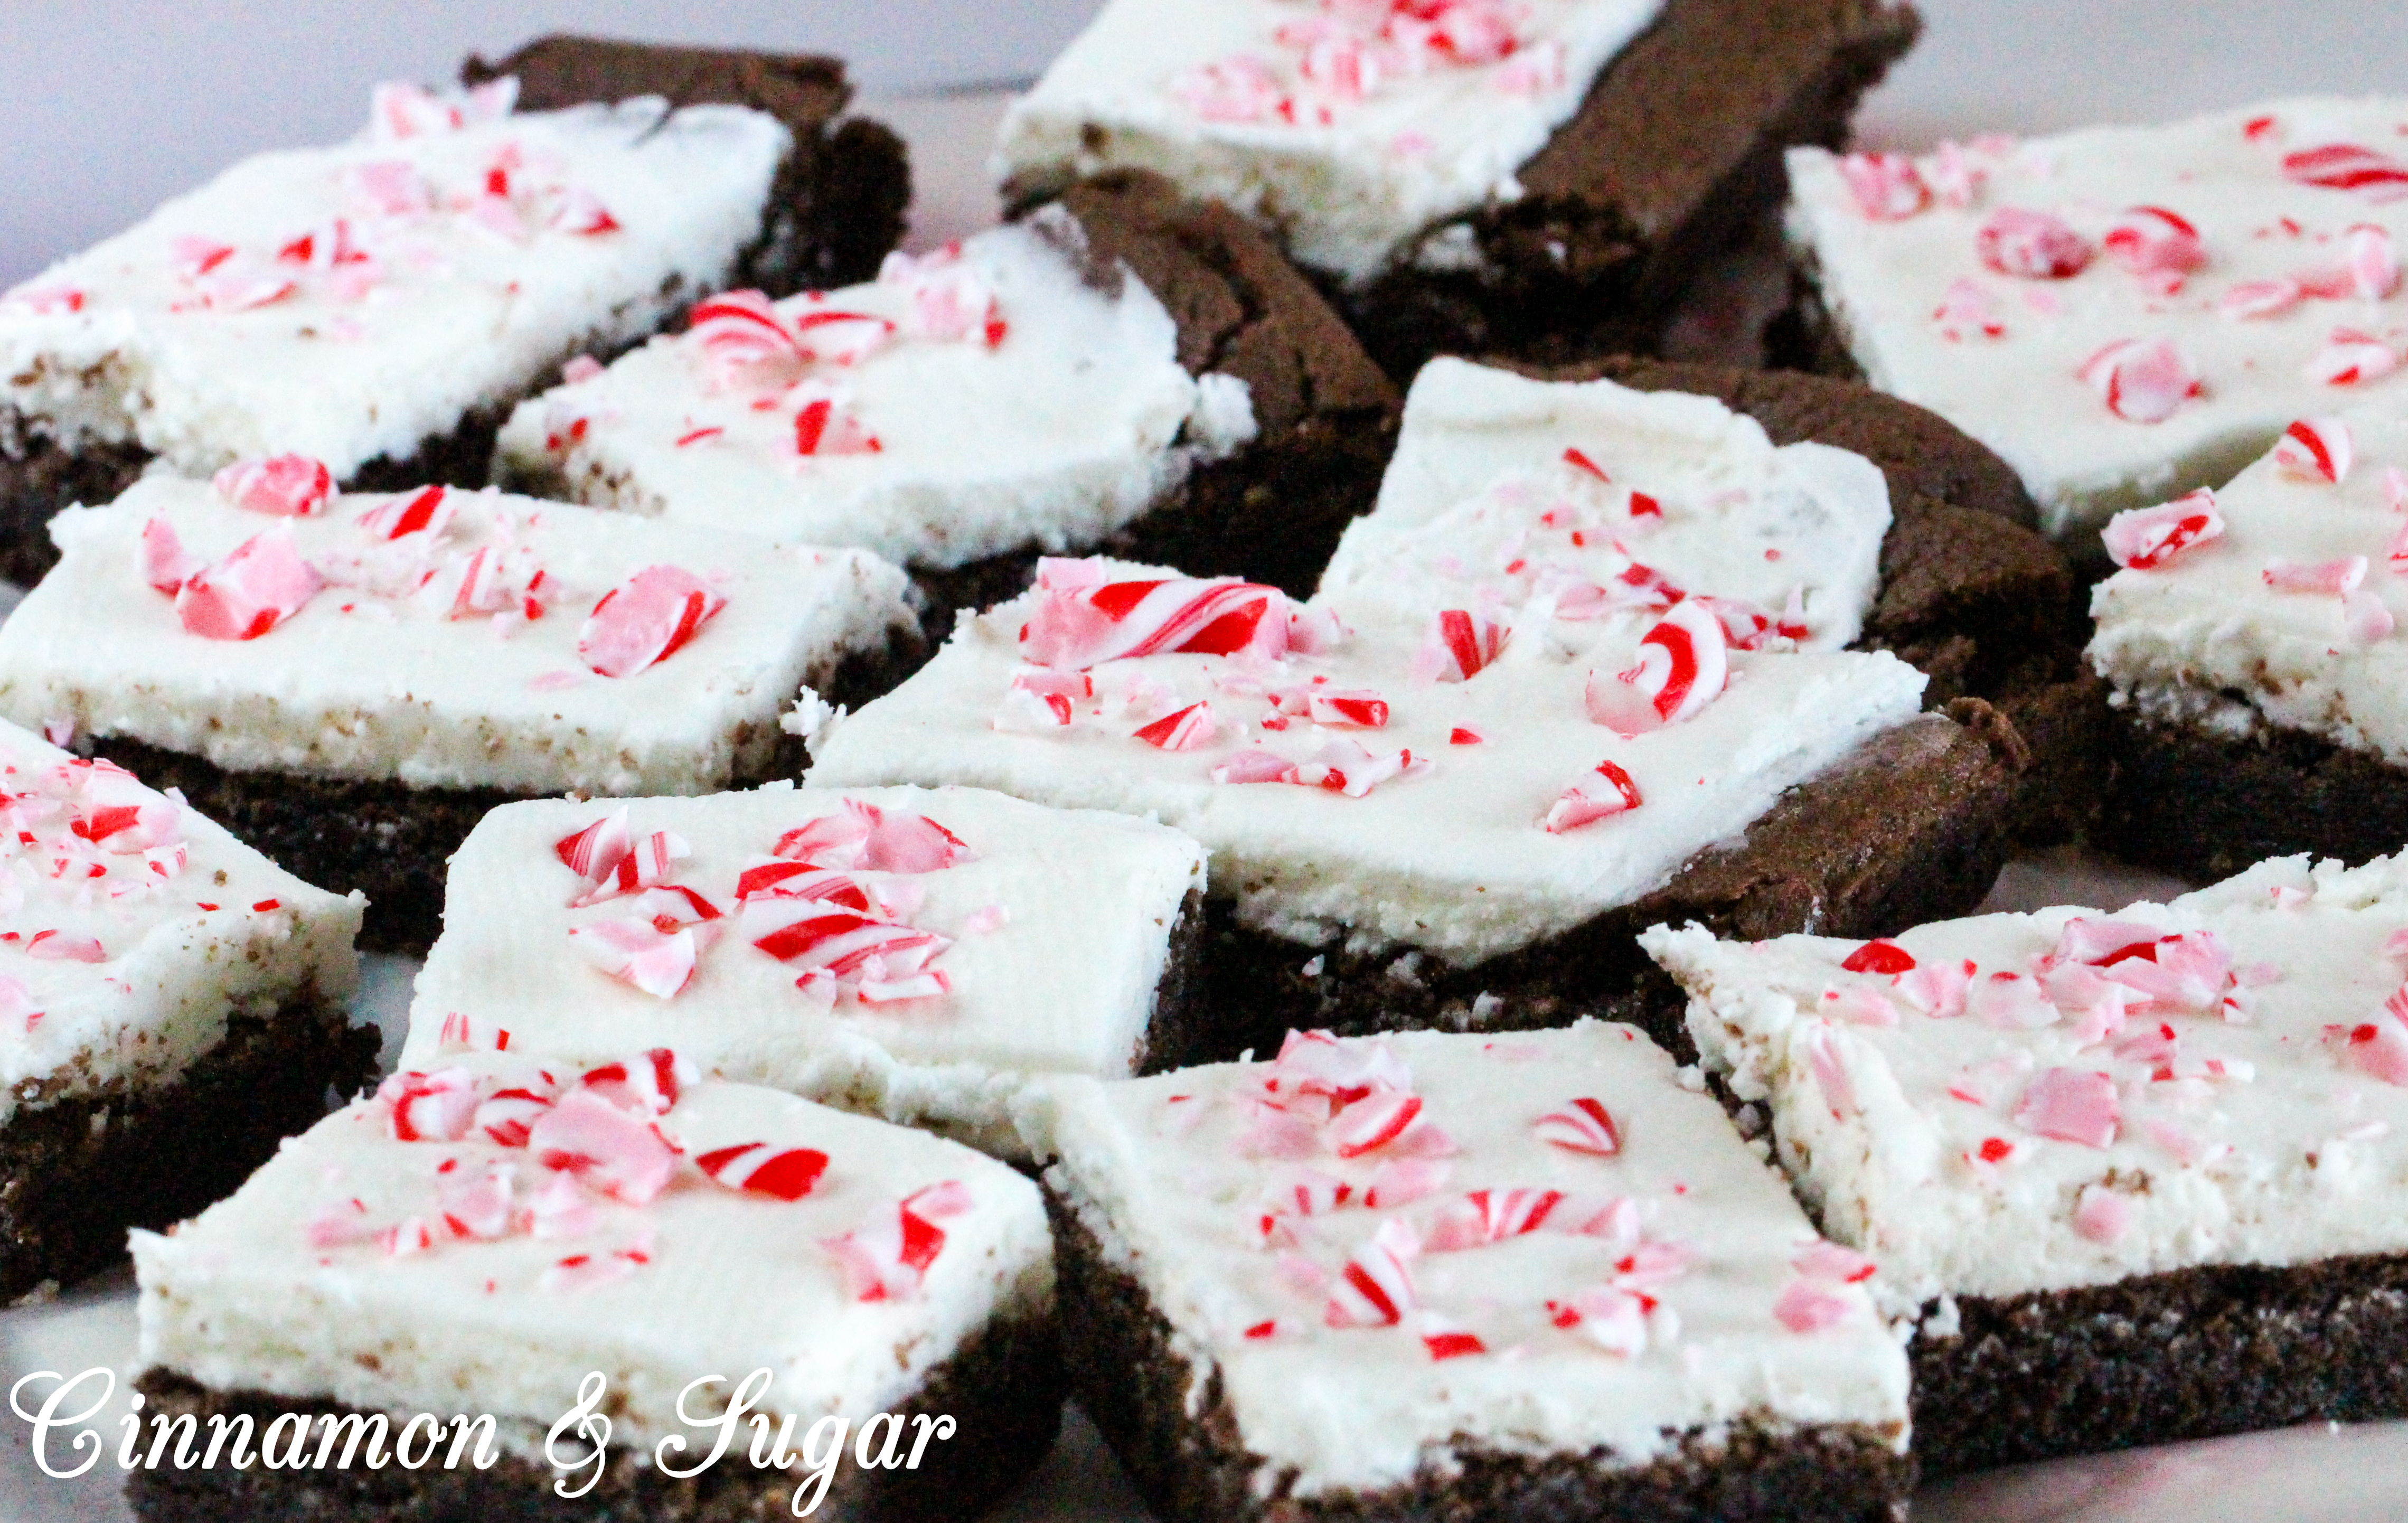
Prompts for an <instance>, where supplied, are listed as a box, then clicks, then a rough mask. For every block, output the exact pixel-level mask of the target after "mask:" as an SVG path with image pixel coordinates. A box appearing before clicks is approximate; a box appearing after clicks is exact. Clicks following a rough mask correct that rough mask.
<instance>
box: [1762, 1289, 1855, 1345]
mask: <svg viewBox="0 0 2408 1523" xmlns="http://www.w3.org/2000/svg"><path fill="white" fill-rule="evenodd" d="M1772 1315H1774V1316H1775V1317H1778V1318H1779V1319H1780V1321H1781V1325H1782V1326H1783V1327H1785V1328H1787V1329H1789V1330H1790V1331H1792V1332H1809V1333H1811V1332H1820V1331H1822V1330H1823V1329H1826V1328H1828V1327H1831V1326H1833V1325H1834V1324H1836V1323H1838V1322H1840V1321H1841V1320H1842V1319H1843V1318H1845V1317H1846V1316H1847V1315H1848V1302H1847V1299H1846V1298H1845V1297H1843V1296H1842V1295H1840V1294H1839V1293H1837V1292H1836V1291H1833V1290H1830V1289H1828V1288H1826V1287H1825V1286H1820V1285H1817V1284H1815V1283H1814V1282H1813V1281H1812V1280H1804V1279H1799V1280H1792V1281H1790V1282H1789V1284H1788V1285H1786V1286H1783V1287H1782V1291H1781V1294H1780V1295H1779V1296H1778V1297H1776V1298H1775V1299H1774V1300H1773V1302H1772Z"/></svg>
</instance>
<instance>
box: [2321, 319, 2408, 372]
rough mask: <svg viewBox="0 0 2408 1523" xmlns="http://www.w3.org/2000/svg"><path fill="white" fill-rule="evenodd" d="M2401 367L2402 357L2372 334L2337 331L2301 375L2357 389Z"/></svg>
mask: <svg viewBox="0 0 2408 1523" xmlns="http://www.w3.org/2000/svg"><path fill="white" fill-rule="evenodd" d="M2399 368H2400V354H2399V352H2398V351H2397V350H2394V349H2393V348H2392V347H2391V346H2390V345H2389V344H2387V343H2386V342H2384V341H2383V340H2382V339H2380V338H2376V337H2375V336H2374V335H2372V334H2371V333H2361V332H2359V331H2358V329H2356V328H2335V329H2333V331H2332V336H2331V337H2330V338H2327V339H2326V340H2325V345H2324V347H2323V348H2322V349H2319V350H2317V351H2316V352H2315V354H2313V355H2311V356H2310V357H2309V359H2308V363H2307V364H2306V365H2305V366H2301V367H2300V374H2301V375H2303V376H2306V377H2307V378H2308V379H2309V380H2310V381H2319V382H2321V383H2323V384H2324V385H2327V386H2356V385H2359V384H2361V383H2363V382H2366V381H2377V380H2380V379H2382V378H2383V377H2385V376H2387V375H2389V374H2390V373H2391V372H2392V371H2394V370H2397V369H2399Z"/></svg>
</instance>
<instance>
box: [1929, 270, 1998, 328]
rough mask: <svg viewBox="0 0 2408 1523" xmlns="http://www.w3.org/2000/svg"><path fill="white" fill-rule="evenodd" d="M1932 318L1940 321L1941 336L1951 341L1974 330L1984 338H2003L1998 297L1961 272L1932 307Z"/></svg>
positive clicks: (1936, 321)
mask: <svg viewBox="0 0 2408 1523" xmlns="http://www.w3.org/2000/svg"><path fill="white" fill-rule="evenodd" d="M1931 320H1932V321H1933V322H1934V323H1939V324H1940V330H1941V334H1942V337H1943V338H1949V339H1951V340H1952V341H1953V340H1961V339H1963V338H1965V337H1967V336H1968V335H1970V334H1976V333H1978V334H1980V335H1981V336H1982V337H1983V338H2004V337H2006V332H2007V324H2006V320H2005V318H2004V317H2002V316H2001V315H2000V310H1999V300H1998V298H1997V297H1996V296H1994V295H1991V294H1990V293H1989V291H1988V290H1987V289H1986V288H1985V287H1984V286H1983V284H1982V283H1981V282H1980V281H1978V280H1969V279H1967V278H1966V277H1964V276H1961V275H1960V276H1958V277H1957V279H1956V280H1951V281H1950V282H1949V283H1948V289H1947V291H1946V292H1944V293H1943V294H1942V296H1941V298H1940V305H1939V306H1937V307H1935V308H1933V309H1931Z"/></svg>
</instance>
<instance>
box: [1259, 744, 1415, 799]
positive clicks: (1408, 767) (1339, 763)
mask: <svg viewBox="0 0 2408 1523" xmlns="http://www.w3.org/2000/svg"><path fill="white" fill-rule="evenodd" d="M1429 765H1430V764H1429V761H1428V759H1427V758H1426V757H1422V756H1416V755H1415V754H1413V752H1412V748H1411V747H1410V746H1409V747H1406V748H1404V749H1402V750H1398V751H1392V752H1388V753H1386V754H1373V753H1371V752H1369V751H1367V750H1365V749H1364V747H1363V746H1362V745H1361V744H1360V743H1359V742H1357V741H1355V740H1349V739H1348V738H1346V737H1345V736H1332V737H1331V738H1330V739H1328V740H1325V741H1323V742H1322V743H1321V744H1320V745H1319V746H1318V747H1316V748H1314V750H1313V753H1312V755H1311V756H1308V757H1307V758H1305V760H1304V761H1302V762H1300V763H1298V764H1297V768H1296V771H1295V776H1294V777H1292V778H1290V779H1289V780H1288V781H1290V782H1293V783H1301V784H1303V785H1304V786H1306V787H1309V788H1326V789H1327V790H1328V791H1330V792H1332V793H1342V794H1344V795H1345V796H1346V797H1349V798H1360V797H1364V796H1365V795H1367V794H1369V792H1370V791H1371V790H1372V789H1374V788H1376V787H1378V786H1379V785H1380V784H1381V783H1387V782H1390V781H1392V780H1394V779H1397V778H1400V777H1410V776H1413V775H1416V774H1418V773H1421V772H1425V771H1427V770H1428V769H1429ZM1216 770H1217V769H1216Z"/></svg>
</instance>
